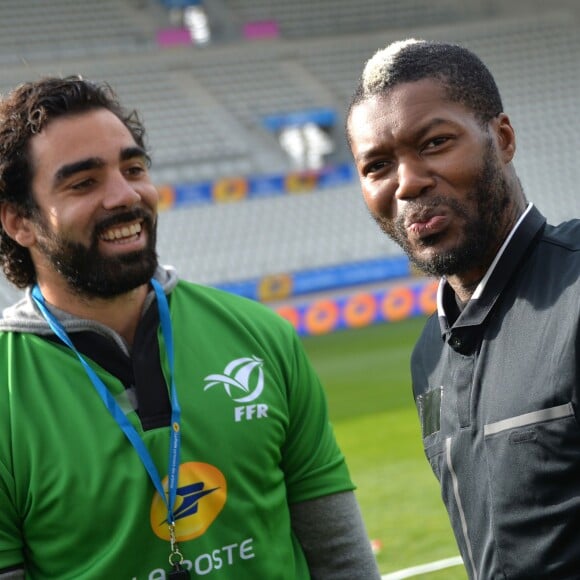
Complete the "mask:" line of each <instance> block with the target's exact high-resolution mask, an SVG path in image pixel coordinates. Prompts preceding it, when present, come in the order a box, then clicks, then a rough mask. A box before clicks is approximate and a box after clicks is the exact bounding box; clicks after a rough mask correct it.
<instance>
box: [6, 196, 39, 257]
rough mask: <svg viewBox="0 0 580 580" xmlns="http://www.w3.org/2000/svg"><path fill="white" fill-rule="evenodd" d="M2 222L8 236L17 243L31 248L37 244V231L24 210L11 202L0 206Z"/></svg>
mask: <svg viewBox="0 0 580 580" xmlns="http://www.w3.org/2000/svg"><path fill="white" fill-rule="evenodd" d="M0 221H1V222H2V227H3V229H4V231H5V232H6V234H7V235H8V236H10V237H11V238H12V239H13V240H14V241H15V242H16V243H18V244H20V245H21V246H23V247H25V248H29V247H30V246H32V245H34V243H35V242H36V230H35V228H34V227H33V225H32V222H31V221H30V219H29V218H26V217H24V215H23V212H22V209H21V208H19V207H17V206H16V205H14V204H13V203H10V202H4V203H3V204H1V205H0Z"/></svg>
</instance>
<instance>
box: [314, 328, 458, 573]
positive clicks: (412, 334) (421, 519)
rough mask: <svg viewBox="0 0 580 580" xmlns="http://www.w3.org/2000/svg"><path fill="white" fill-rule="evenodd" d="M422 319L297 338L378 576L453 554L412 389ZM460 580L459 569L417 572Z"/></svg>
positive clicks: (450, 536) (449, 529) (448, 528)
mask: <svg viewBox="0 0 580 580" xmlns="http://www.w3.org/2000/svg"><path fill="white" fill-rule="evenodd" d="M424 323H425V319H424V318H423V317H420V318H413V319H409V320H405V321H402V322H397V323H388V324H377V325H374V326H369V327H366V328H361V329H353V330H343V331H338V332H335V333H333V334H328V335H323V336H316V337H304V338H303V343H304V346H305V348H306V351H307V353H308V355H309V356H310V359H311V361H312V363H313V365H314V367H315V369H316V370H317V372H318V374H319V376H320V378H321V380H322V382H323V384H324V386H325V389H326V392H327V396H328V404H329V408H330V416H331V420H332V423H333V425H334V429H335V432H336V436H337V438H338V441H339V444H340V446H341V448H342V450H343V452H344V454H345V456H346V459H347V462H348V464H349V467H350V471H351V475H352V477H353V479H354V482H355V484H356V485H357V491H356V494H357V497H358V500H359V502H360V505H361V509H362V512H363V517H364V519H365V523H366V526H367V529H368V532H369V536H370V538H371V539H375V540H379V541H380V542H381V544H382V548H381V551H380V552H379V553H378V554H377V561H378V563H379V568H380V570H381V573H382V574H386V573H388V572H392V571H395V570H400V569H402V568H408V567H411V566H417V565H420V564H425V563H427V562H432V561H434V560H441V559H444V558H450V557H453V556H457V555H458V554H459V552H458V549H457V545H456V543H455V540H454V538H453V535H452V533H451V528H450V525H449V521H448V519H447V514H446V512H445V508H444V507H443V503H442V501H441V498H440V495H439V487H438V484H437V481H436V479H435V476H434V475H433V473H432V471H431V468H430V467H429V464H428V463H427V460H426V459H425V456H424V454H423V448H422V445H421V436H420V428H419V422H418V418H417V413H416V411H415V406H414V403H413V397H412V394H411V380H410V373H409V357H410V354H411V350H412V347H413V345H414V343H415V341H416V339H417V337H418V336H419V333H420V331H421V329H422V327H423V325H424ZM423 577H424V578H429V580H443V579H445V580H465V579H466V577H467V576H466V573H465V570H464V569H463V567H462V566H456V567H453V568H448V569H446V570H441V571H439V572H433V573H431V574H429V575H423Z"/></svg>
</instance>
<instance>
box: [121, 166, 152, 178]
mask: <svg viewBox="0 0 580 580" xmlns="http://www.w3.org/2000/svg"><path fill="white" fill-rule="evenodd" d="M125 171H126V173H127V174H128V175H131V176H133V177H138V176H140V175H143V173H145V172H146V171H147V168H146V167H144V166H143V165H131V166H130V167H128V168H127V169H126V170H125Z"/></svg>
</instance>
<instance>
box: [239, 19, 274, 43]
mask: <svg viewBox="0 0 580 580" xmlns="http://www.w3.org/2000/svg"><path fill="white" fill-rule="evenodd" d="M243 34H244V38H246V39H248V40H256V39H258V38H278V36H280V29H279V27H278V23H277V22H276V21H275V20H256V21H253V22H246V24H244V30H243Z"/></svg>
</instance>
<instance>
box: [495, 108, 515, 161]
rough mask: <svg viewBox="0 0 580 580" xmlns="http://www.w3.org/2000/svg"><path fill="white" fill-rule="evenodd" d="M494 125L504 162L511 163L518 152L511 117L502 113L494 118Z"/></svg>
mask: <svg viewBox="0 0 580 580" xmlns="http://www.w3.org/2000/svg"><path fill="white" fill-rule="evenodd" d="M493 126H494V128H495V133H496V136H497V144H498V147H499V151H500V154H501V156H502V159H503V162H504V163H506V164H507V163H509V162H510V161H511V160H512V159H513V158H514V155H515V154H516V133H515V131H514V128H513V127H512V124H511V121H510V119H509V117H508V116H507V115H506V114H505V113H500V114H499V115H498V116H497V117H496V118H495V119H494V120H493Z"/></svg>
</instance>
